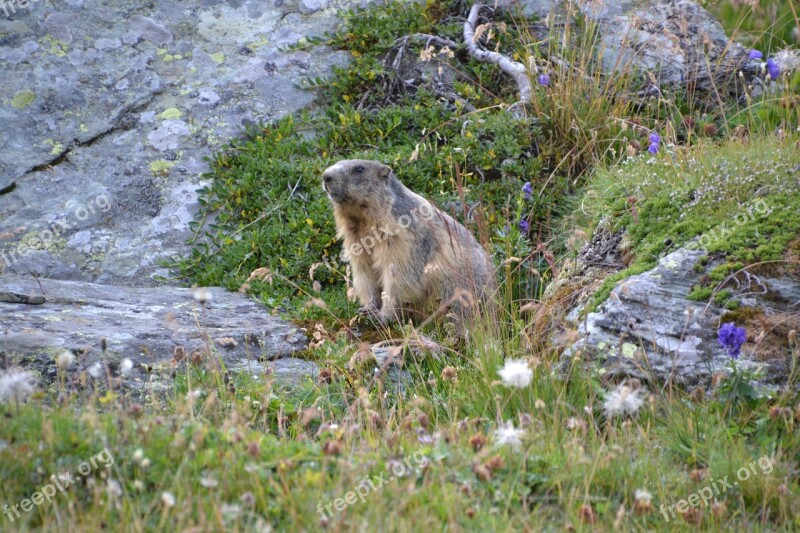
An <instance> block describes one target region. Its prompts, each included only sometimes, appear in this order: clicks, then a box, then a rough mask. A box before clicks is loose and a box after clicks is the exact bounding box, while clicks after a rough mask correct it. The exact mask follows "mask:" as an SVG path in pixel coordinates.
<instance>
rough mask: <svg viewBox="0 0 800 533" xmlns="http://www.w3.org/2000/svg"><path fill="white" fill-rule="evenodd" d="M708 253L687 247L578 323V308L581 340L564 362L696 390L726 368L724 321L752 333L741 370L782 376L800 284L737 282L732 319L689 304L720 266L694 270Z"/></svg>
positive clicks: (621, 287)
mask: <svg viewBox="0 0 800 533" xmlns="http://www.w3.org/2000/svg"><path fill="white" fill-rule="evenodd" d="M704 255H706V254H705V252H703V251H701V250H688V249H685V248H684V249H680V250H678V251H676V252H673V253H671V254H669V255H667V256H666V257H664V258H663V259H662V260H661V261H660V262H659V264H658V266H657V267H656V268H654V269H653V270H650V271H648V272H645V273H642V274H639V275H636V276H631V277H629V278H627V279H625V280H623V281H620V282H619V283H618V284H617V286H616V287H615V288H614V290H613V291H612V292H611V295H610V296H609V298H608V299H607V300H606V301H605V302H604V303H603V304H601V305H600V306H599V307H598V309H597V310H596V312H593V313H589V314H588V315H586V317H585V319H581V318H580V315H581V310H582V307H580V306H577V307H575V308H574V309H573V310H572V312H571V313H570V315H569V316H568V321H569V322H571V323H572V325H573V326H574V327H575V328H576V329H577V330H578V333H579V334H580V335H581V337H582V338H581V339H580V340H579V341H578V342H576V343H575V344H573V345H572V346H571V347H570V348H569V349H568V350H567V351H566V353H565V357H567V358H571V357H574V356H576V355H585V356H589V357H590V358H592V359H593V360H595V361H599V362H600V364H601V366H602V367H603V368H605V369H606V371H608V372H613V373H620V374H625V375H633V376H636V377H645V378H648V377H656V378H659V379H661V380H671V381H672V382H673V383H679V384H683V385H694V384H697V383H700V382H704V381H706V380H707V379H708V378H709V377H710V376H711V375H712V374H713V373H714V372H717V371H720V370H724V369H725V368H729V366H730V365H729V362H730V357H729V356H728V354H727V353H726V352H725V350H724V349H723V348H722V346H720V344H719V342H718V340H717V330H718V328H719V326H720V323H721V322H727V321H735V322H738V323H740V324H743V325H745V326H746V327H747V329H748V342H747V344H745V346H744V348H743V349H742V355H741V358H740V360H739V362H738V365H739V366H753V365H756V366H762V367H763V368H764V370H765V371H766V375H765V377H766V378H767V379H770V378H778V377H781V376H782V375H783V374H784V371H785V368H786V365H785V363H786V359H785V357H786V354H787V353H788V352H789V350H788V348H787V347H786V342H787V333H788V332H789V331H790V330H791V329H792V328H793V327H794V328H797V326H798V325H800V319H799V318H798V316H797V311H798V306H800V280H797V279H792V278H770V277H757V276H755V275H751V274H742V275H740V276H737V278H736V279H735V280H731V282H730V283H728V284H727V285H726V287H727V288H729V289H731V290H732V293H731V295H730V299H732V300H735V301H736V302H737V303H738V304H739V306H740V307H739V308H738V310H737V311H736V312H732V313H729V312H728V311H727V310H725V309H724V308H722V307H720V306H718V305H715V304H714V303H707V302H699V301H693V300H689V299H688V298H687V296H688V294H689V293H690V292H691V290H692V287H693V286H694V285H695V284H697V283H699V282H700V281H701V278H702V277H703V275H704V273H705V271H706V269H710V268H713V267H714V266H715V264H714V263H713V262H712V263H710V264H709V265H707V266H706V267H704V268H702V269H701V268H699V267H698V268H696V265H697V263H698V261H699V260H700V258H701V257H703V256H704ZM745 309H746V310H749V311H748V312H743V310H745ZM783 377H785V376H783Z"/></svg>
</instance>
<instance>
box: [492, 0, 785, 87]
mask: <svg viewBox="0 0 800 533" xmlns="http://www.w3.org/2000/svg"><path fill="white" fill-rule="evenodd" d="M503 4H504V5H505V6H507V7H510V6H515V5H518V6H520V7H521V8H522V10H523V12H524V13H525V14H526V15H527V16H531V17H537V18H540V19H550V21H551V22H550V27H551V28H557V29H558V30H559V31H560V29H561V24H563V23H564V21H566V20H567V17H568V16H569V14H570V13H573V14H577V13H580V14H581V15H582V16H583V17H585V19H586V20H587V21H589V22H594V23H596V24H597V28H598V32H599V39H600V41H599V42H600V44H601V47H602V52H601V53H602V56H601V57H602V60H603V66H604V70H605V71H606V72H612V71H615V70H616V71H624V72H634V73H639V74H641V76H642V78H643V79H645V80H647V81H653V82H654V83H655V85H656V86H659V85H662V84H671V85H687V84H691V85H692V87H693V88H695V89H700V90H710V89H712V84H711V81H712V80H713V81H714V82H715V84H716V88H717V89H718V90H723V89H724V90H727V91H729V92H731V93H736V92H737V90H741V87H737V86H736V83H735V76H734V75H735V74H737V72H738V71H742V72H743V73H744V74H745V76H746V79H747V83H750V84H753V85H754V88H753V89H752V90H751V94H752V95H758V93H759V91H761V90H762V86H763V85H762V83H761V80H762V77H763V75H762V73H761V61H760V60H753V59H750V58H749V57H748V52H749V50H747V49H745V48H744V47H743V46H742V45H741V44H739V43H736V42H732V41H730V40H729V39H728V36H727V35H726V34H725V30H724V29H723V28H722V25H721V24H720V23H719V21H717V20H716V19H715V18H714V17H713V16H712V15H711V14H710V13H709V12H708V11H706V10H705V9H703V8H702V7H700V6H699V5H698V3H697V2H694V1H691V0H646V1H644V2H642V1H639V0H622V1H615V2H568V1H558V0H506V1H505V2H503ZM551 17H552V18H551ZM537 29H538V32H539V33H541V35H538V36H539V37H547V36H548V35H553V34H551V33H550V31H549V29H548V28H547V27H544V26H542V27H538V26H537ZM554 36H555V37H556V38H560V37H561V35H560V34H555V35H554ZM792 57H794V56H791V57H790V56H787V57H785V58H784V57H783V56H780V58H782V59H780V61H782V62H783V63H784V64H782V65H781V67H782V68H783V69H784V70H786V69H789V68H796V67H795V65H794V64H793V63H792ZM776 59H779V58H776ZM709 67H710V70H709ZM731 82H733V83H731Z"/></svg>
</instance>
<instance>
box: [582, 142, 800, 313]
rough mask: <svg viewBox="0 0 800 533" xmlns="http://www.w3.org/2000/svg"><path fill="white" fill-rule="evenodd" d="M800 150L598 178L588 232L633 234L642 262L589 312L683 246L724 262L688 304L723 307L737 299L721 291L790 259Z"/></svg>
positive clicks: (647, 167)
mask: <svg viewBox="0 0 800 533" xmlns="http://www.w3.org/2000/svg"><path fill="white" fill-rule="evenodd" d="M796 142H797V140H796V139H795V138H792V137H789V138H784V139H780V138H778V137H775V136H769V137H766V138H760V139H758V140H754V141H752V142H749V143H746V144H743V143H741V142H739V141H736V140H731V141H726V142H724V143H722V144H721V145H718V144H712V143H707V144H704V145H700V146H697V147H695V149H694V150H692V151H691V152H684V151H672V152H670V153H664V154H661V155H659V156H656V157H651V156H644V157H638V158H635V159H632V160H630V161H629V162H627V163H625V164H623V165H620V166H618V167H615V168H610V169H602V170H598V171H597V172H596V174H595V175H594V176H593V177H592V179H591V180H590V182H589V184H588V190H587V193H586V195H585V199H584V203H583V205H584V206H585V207H586V209H587V213H589V214H590V216H589V217H583V220H582V223H583V225H584V227H585V228H586V229H588V231H591V228H592V225H593V224H595V222H593V221H597V220H601V219H604V218H609V219H610V220H611V224H612V227H613V228H614V229H625V230H626V231H627V233H628V235H629V236H630V239H631V243H632V246H633V248H632V250H633V254H634V257H635V259H634V262H633V263H632V264H631V266H630V267H629V268H628V269H626V270H624V271H622V272H619V273H617V274H615V275H613V276H611V277H609V278H608V279H607V280H606V282H605V283H604V285H603V286H602V287H601V289H600V290H599V291H598V293H597V294H596V295H595V297H594V299H593V304H592V305H591V306H590V307H589V310H591V309H593V308H595V307H596V305H597V304H599V303H600V302H602V301H604V300H605V298H606V297H607V296H608V294H609V293H610V291H611V289H612V288H613V287H614V285H615V284H616V282H617V281H619V280H621V279H625V278H627V277H629V276H631V275H633V274H635V273H639V272H643V271H645V270H649V269H650V268H652V267H654V266H655V264H656V263H657V261H658V259H659V258H661V257H663V256H664V255H666V254H668V253H670V252H672V251H675V250H676V249H678V248H680V247H683V246H688V247H691V248H695V249H703V250H706V251H707V252H708V255H709V256H710V257H714V258H715V259H718V260H720V261H718V262H719V264H717V265H716V266H714V267H713V268H711V269H710V270H709V271H708V272H706V273H705V274H706V275H705V276H704V278H703V279H704V281H703V283H701V284H700V285H698V286H695V287H694V288H693V289H692V291H691V293H690V294H689V295H688V296H689V298H690V299H694V300H707V299H708V298H710V297H711V296H712V294H715V300H716V301H717V302H718V303H720V304H721V305H725V303H726V301H727V299H726V297H727V296H729V295H727V294H725V292H724V291H722V292H716V293H715V292H714V289H715V288H716V287H717V285H719V284H720V283H721V282H723V281H724V280H725V279H726V278H727V277H728V276H729V275H731V274H732V273H734V272H736V271H737V270H739V269H741V268H743V267H745V266H749V265H755V264H758V263H762V262H770V261H780V260H782V258H783V257H784V256H785V254H786V253H787V251H788V250H789V248H790V245H791V243H792V242H794V241H795V240H796V239H797V235H798V233H800V217H798V216H797V213H798V212H800V175H799V174H798V171H797V168H798V167H799V166H800V151H798V149H797V145H796ZM631 198H634V199H635V201H634V202H633V203H634V204H635V206H636V207H635V210H634V209H633V208H632V207H631V205H632V202H631V200H630V199H631ZM576 220H577V218H576ZM705 262H707V260H706V261H705ZM700 268H702V267H700Z"/></svg>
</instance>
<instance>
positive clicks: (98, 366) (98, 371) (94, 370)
mask: <svg viewBox="0 0 800 533" xmlns="http://www.w3.org/2000/svg"><path fill="white" fill-rule="evenodd" d="M102 374H103V365H102V363H100V361H98V362H96V363H95V364H93V365H92V366H90V367H89V375H90V376H92V377H93V378H94V379H97V378H99V377H100V376H101V375H102Z"/></svg>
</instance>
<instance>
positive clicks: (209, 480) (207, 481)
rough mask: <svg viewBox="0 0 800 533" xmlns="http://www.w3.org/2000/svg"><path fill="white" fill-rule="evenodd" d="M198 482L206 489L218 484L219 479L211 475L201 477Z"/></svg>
mask: <svg viewBox="0 0 800 533" xmlns="http://www.w3.org/2000/svg"><path fill="white" fill-rule="evenodd" d="M200 484H201V485H203V486H204V487H205V488H207V489H213V488H214V487H216V486H217V485H219V481H217V480H216V479H214V478H213V477H201V478H200Z"/></svg>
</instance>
